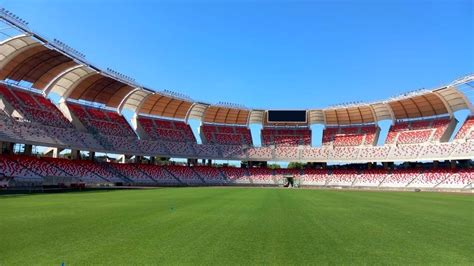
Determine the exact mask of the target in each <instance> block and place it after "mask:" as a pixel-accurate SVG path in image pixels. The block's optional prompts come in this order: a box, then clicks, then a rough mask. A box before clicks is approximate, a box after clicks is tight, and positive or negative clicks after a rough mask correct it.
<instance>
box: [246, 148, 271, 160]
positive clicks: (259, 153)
mask: <svg viewBox="0 0 474 266" xmlns="http://www.w3.org/2000/svg"><path fill="white" fill-rule="evenodd" d="M247 154H248V157H249V158H264V159H271V158H272V149H271V148H270V147H255V148H249V149H247Z"/></svg>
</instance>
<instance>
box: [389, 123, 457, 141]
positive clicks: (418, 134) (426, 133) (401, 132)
mask: <svg viewBox="0 0 474 266" xmlns="http://www.w3.org/2000/svg"><path fill="white" fill-rule="evenodd" d="M450 123H451V120H450V119H449V118H437V119H428V120H417V121H404V122H397V123H396V124H394V125H392V126H391V127H390V130H389V132H388V135H387V139H386V140H385V144H415V143H425V142H430V141H435V142H439V141H441V139H442V137H443V136H444V135H445V132H446V130H447V129H448V126H449V125H450Z"/></svg>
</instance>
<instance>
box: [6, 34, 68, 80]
mask: <svg viewBox="0 0 474 266" xmlns="http://www.w3.org/2000/svg"><path fill="white" fill-rule="evenodd" d="M0 55H1V61H0V79H10V80H15V81H28V82H31V83H33V87H34V88H36V89H44V88H45V87H46V85H47V84H48V83H49V81H51V80H52V79H53V78H55V77H56V76H57V75H59V74H60V73H61V72H63V71H64V70H66V69H68V68H70V67H73V66H75V65H77V63H76V62H74V60H73V59H71V58H70V57H68V56H66V55H64V54H62V53H60V52H58V51H56V50H53V49H49V48H48V47H46V46H44V45H41V43H39V42H38V41H35V40H34V39H32V38H31V37H30V36H27V35H20V36H17V37H13V38H10V39H8V40H6V41H4V42H3V43H1V44H0Z"/></svg>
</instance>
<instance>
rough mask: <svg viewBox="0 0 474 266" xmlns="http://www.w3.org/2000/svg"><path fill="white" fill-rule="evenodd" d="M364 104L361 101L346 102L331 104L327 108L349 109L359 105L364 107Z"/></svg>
mask: <svg viewBox="0 0 474 266" xmlns="http://www.w3.org/2000/svg"><path fill="white" fill-rule="evenodd" d="M365 104H366V103H365V102H363V101H351V102H346V103H338V104H333V105H330V106H329V107H328V108H329V109H332V108H349V107H354V106H360V105H365Z"/></svg>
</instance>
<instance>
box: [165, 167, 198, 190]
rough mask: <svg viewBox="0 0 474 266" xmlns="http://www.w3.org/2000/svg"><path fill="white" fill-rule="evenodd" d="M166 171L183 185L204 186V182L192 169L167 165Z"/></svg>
mask: <svg viewBox="0 0 474 266" xmlns="http://www.w3.org/2000/svg"><path fill="white" fill-rule="evenodd" d="M165 169H166V170H168V172H170V173H171V175H173V176H175V177H176V178H178V179H179V180H181V181H182V182H183V183H185V184H188V185H198V184H203V183H204V182H203V180H202V179H201V178H200V177H199V175H198V174H197V173H196V172H195V171H193V169H192V168H190V167H186V166H180V165H167V166H165Z"/></svg>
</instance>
